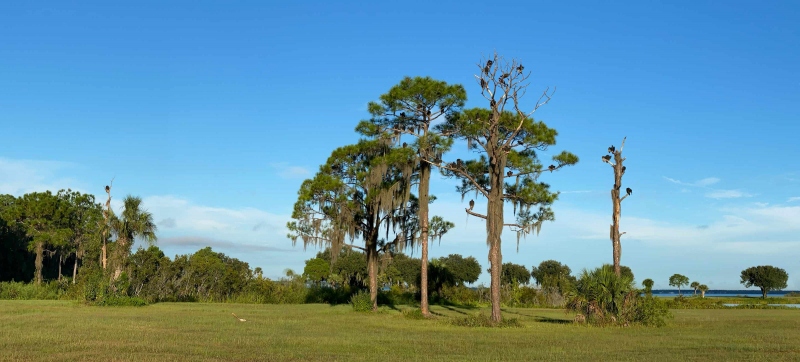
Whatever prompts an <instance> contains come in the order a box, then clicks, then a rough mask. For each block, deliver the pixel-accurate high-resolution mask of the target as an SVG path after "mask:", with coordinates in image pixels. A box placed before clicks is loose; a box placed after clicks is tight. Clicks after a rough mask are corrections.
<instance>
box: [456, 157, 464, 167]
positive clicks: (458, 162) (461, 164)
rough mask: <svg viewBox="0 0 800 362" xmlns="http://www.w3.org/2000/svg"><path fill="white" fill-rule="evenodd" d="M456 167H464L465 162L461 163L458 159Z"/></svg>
mask: <svg viewBox="0 0 800 362" xmlns="http://www.w3.org/2000/svg"><path fill="white" fill-rule="evenodd" d="M456 165H457V166H458V167H459V168H460V167H461V166H463V165H464V161H461V159H460V158H459V159H456Z"/></svg>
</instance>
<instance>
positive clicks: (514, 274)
mask: <svg viewBox="0 0 800 362" xmlns="http://www.w3.org/2000/svg"><path fill="white" fill-rule="evenodd" d="M500 280H501V282H502V285H513V284H514V283H516V284H517V285H519V284H528V283H530V281H531V272H530V271H528V268H526V267H525V266H524V265H519V264H514V263H504V264H503V273H502V274H501V278H500Z"/></svg>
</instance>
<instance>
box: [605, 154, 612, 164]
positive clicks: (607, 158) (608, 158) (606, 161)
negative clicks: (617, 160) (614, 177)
mask: <svg viewBox="0 0 800 362" xmlns="http://www.w3.org/2000/svg"><path fill="white" fill-rule="evenodd" d="M609 161H611V156H609V155H605V156H603V162H605V163H609Z"/></svg>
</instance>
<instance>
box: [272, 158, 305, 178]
mask: <svg viewBox="0 0 800 362" xmlns="http://www.w3.org/2000/svg"><path fill="white" fill-rule="evenodd" d="M270 166H271V167H272V168H273V169H275V170H276V171H278V176H280V177H281V178H284V179H298V178H306V177H308V176H309V175H311V171H309V170H308V169H307V168H305V167H300V166H291V165H289V164H287V163H285V162H278V163H271V164H270Z"/></svg>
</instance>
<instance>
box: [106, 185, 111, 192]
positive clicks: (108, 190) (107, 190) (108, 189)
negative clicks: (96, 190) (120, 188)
mask: <svg viewBox="0 0 800 362" xmlns="http://www.w3.org/2000/svg"><path fill="white" fill-rule="evenodd" d="M110 191H111V186H108V185H106V193H108V192H110Z"/></svg>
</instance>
